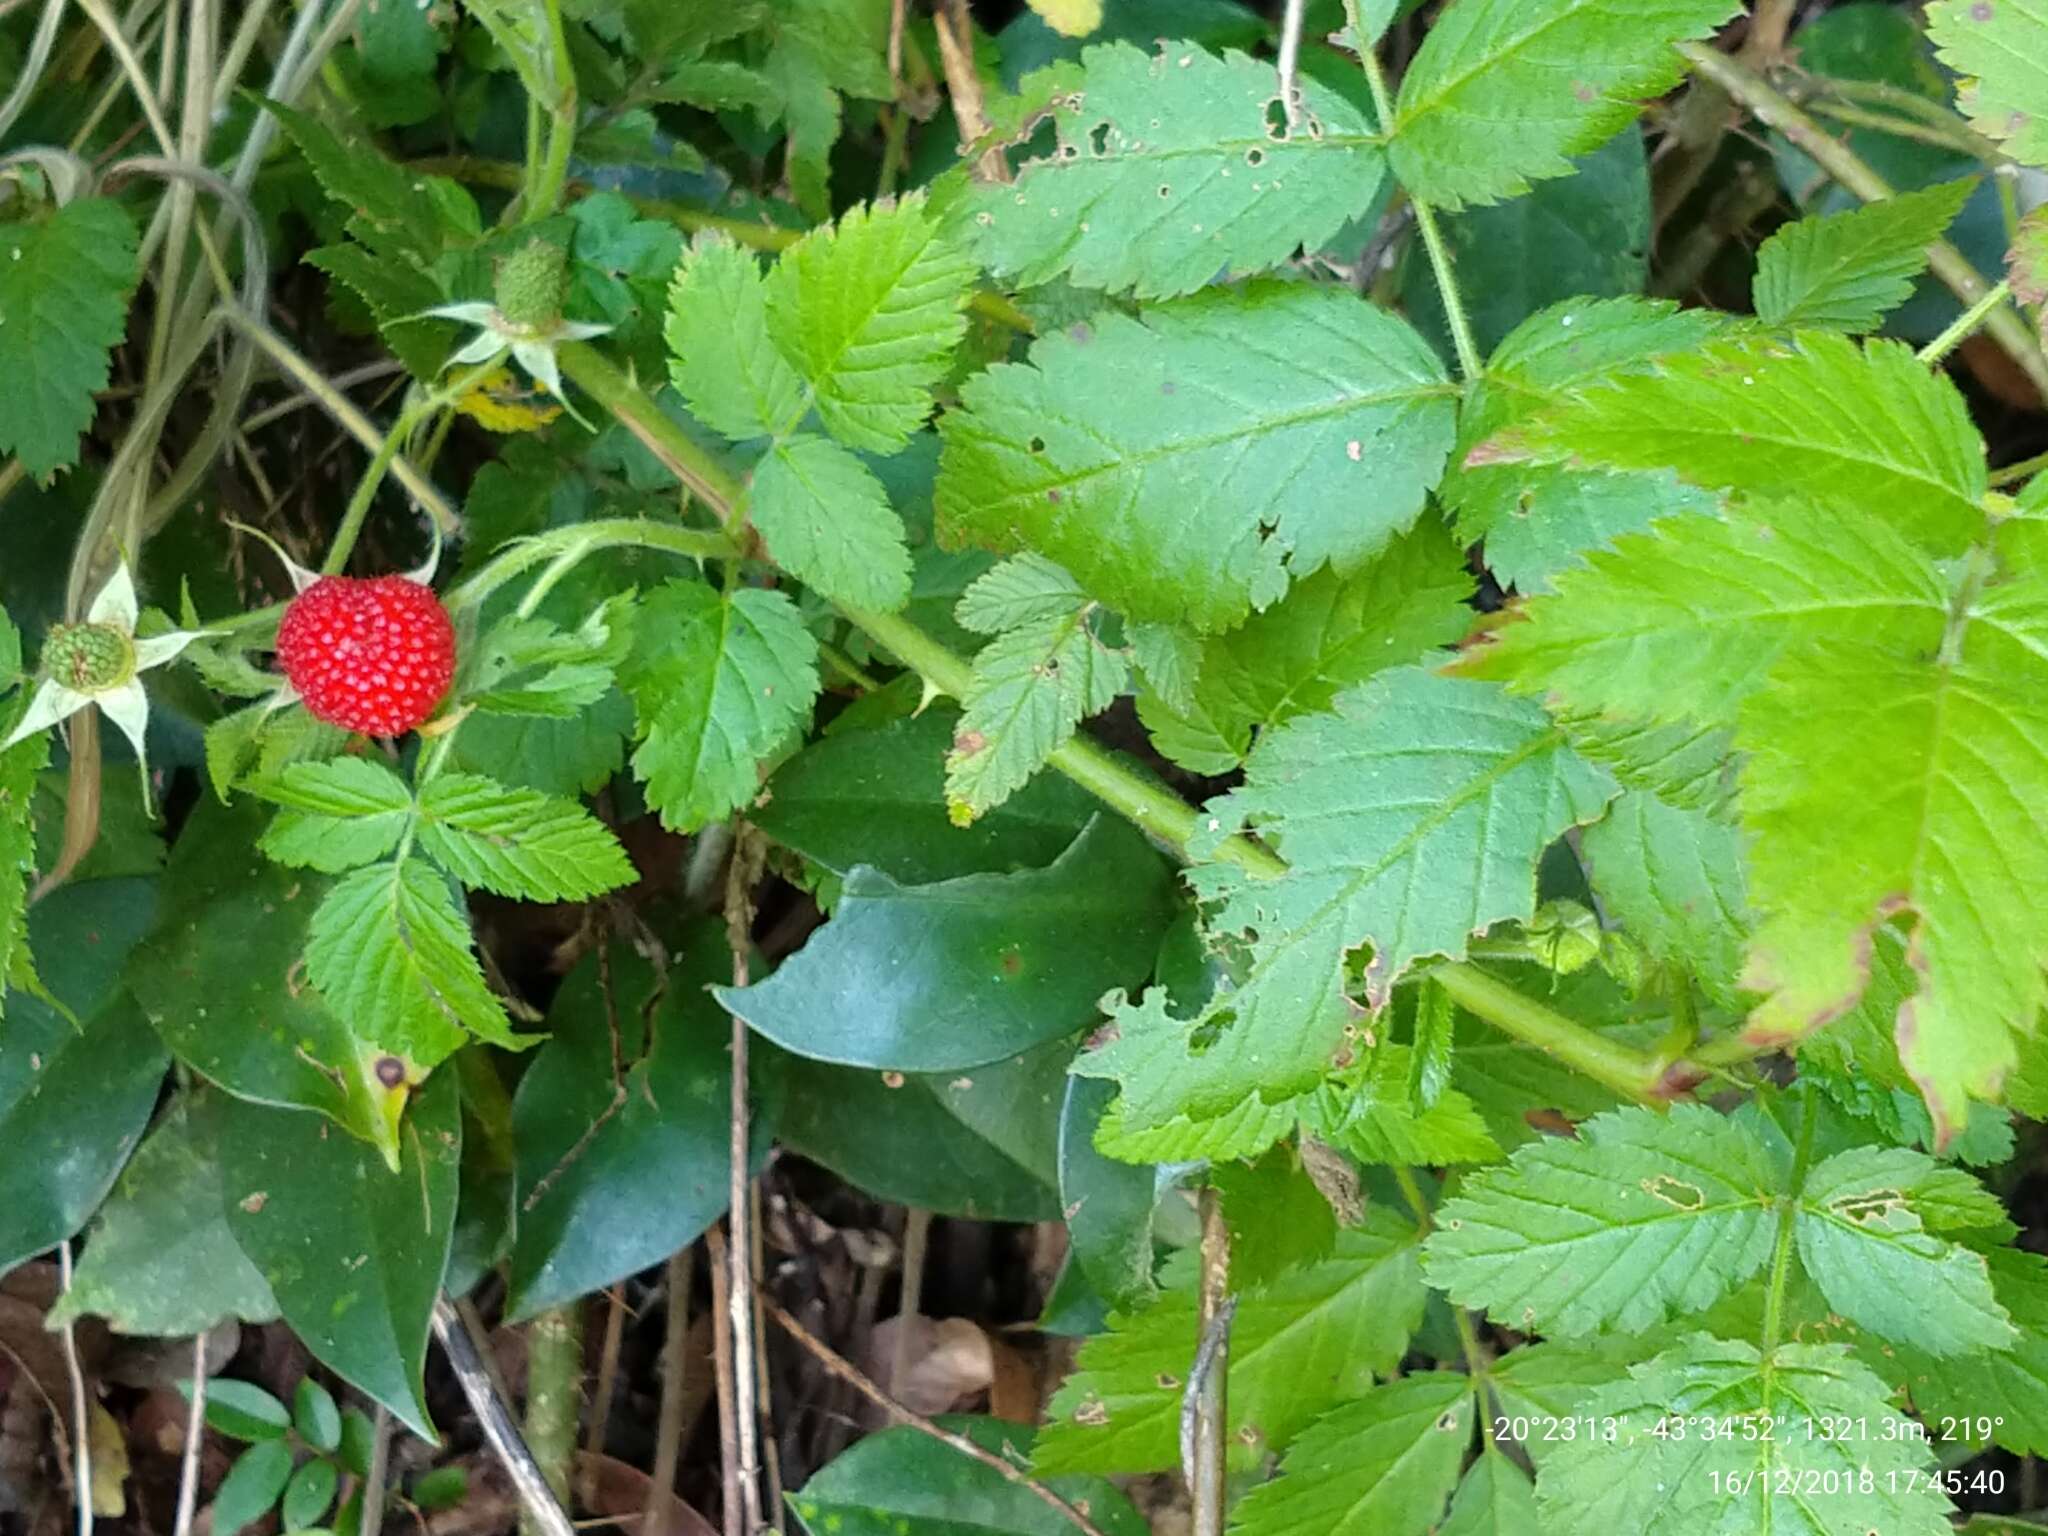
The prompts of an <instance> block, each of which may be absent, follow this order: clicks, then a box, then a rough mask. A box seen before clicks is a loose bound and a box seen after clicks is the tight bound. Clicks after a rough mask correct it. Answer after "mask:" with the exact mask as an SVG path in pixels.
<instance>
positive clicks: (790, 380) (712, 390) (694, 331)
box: [662, 237, 804, 439]
mask: <svg viewBox="0 0 2048 1536" xmlns="http://www.w3.org/2000/svg"><path fill="white" fill-rule="evenodd" d="M668 306H669V307H668V320H667V323H666V324H665V326H664V327H663V332H662V334H663V335H664V336H665V337H666V338H667V341H668V350H669V377H670V378H671V379H672V380H674V382H675V386H676V389H677V391H678V392H680V393H681V395H682V397H683V399H684V400H685V401H687V402H688V403H689V407H690V411H691V414H692V415H694V416H696V417H697V418H698V419H699V420H701V421H702V422H703V423H704V424H705V425H706V426H708V427H711V428H712V429H714V430H715V431H718V432H722V433H724V434H725V435H726V436H727V437H730V438H736V439H737V438H750V437H766V436H768V435H770V434H771V433H774V432H778V431H781V430H783V429H784V428H785V427H786V426H787V425H788V424H789V423H790V422H791V421H793V420H795V419H796V417H797V414H798V412H799V411H800V410H801V408H802V406H803V398H804V395H803V390H804V385H803V380H802V379H800V378H799V377H797V373H796V370H795V369H794V368H792V367H790V365H789V363H788V362H787V361H786V360H785V359H784V358H783V356H782V354H781V353H780V352H779V351H777V350H776V348H775V345H774V343H773V342H772V341H770V340H769V336H768V289H767V285H766V284H765V283H764V282H763V281H762V280H761V267H760V264H759V262H758V261H757V260H756V259H755V257H754V254H753V253H752V252H751V251H747V250H743V249H741V248H740V247H739V246H737V245H734V244H732V243H731V242H730V241H727V240H724V239H707V238H702V237H700V238H699V239H698V240H696V241H695V242H693V243H692V245H691V247H690V249H689V251H688V252H687V253H686V254H685V255H684V257H683V261H682V265H681V266H679V267H677V268H676V275H675V281H674V282H673V283H672V284H671V285H670V287H669V294H668Z"/></svg>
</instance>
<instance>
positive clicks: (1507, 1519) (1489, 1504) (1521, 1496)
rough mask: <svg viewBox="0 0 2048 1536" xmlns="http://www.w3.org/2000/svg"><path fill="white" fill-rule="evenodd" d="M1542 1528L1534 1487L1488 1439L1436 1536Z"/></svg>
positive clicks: (1510, 1534)
mask: <svg viewBox="0 0 2048 1536" xmlns="http://www.w3.org/2000/svg"><path fill="white" fill-rule="evenodd" d="M1516 1353H1517V1354H1519V1353H1521V1351H1519V1350H1518V1351H1516ZM1542 1529H1543V1527H1542V1524H1541V1522H1540V1521H1539V1519H1538V1517H1537V1513H1536V1485H1535V1484H1534V1483H1532V1482H1531V1481H1530V1480H1529V1474H1528V1473H1526V1472H1524V1471H1523V1470H1522V1469H1521V1468H1520V1467H1518V1466H1516V1465H1515V1464H1514V1463H1513V1462H1512V1461H1510V1460H1508V1458H1507V1457H1506V1456H1504V1455H1502V1454H1501V1453H1500V1452H1498V1451H1497V1450H1495V1449H1494V1443H1493V1441H1492V1440H1490V1439H1489V1440H1488V1441H1487V1442H1486V1444H1485V1454H1484V1455H1482V1456H1481V1457H1480V1458H1479V1459H1478V1460H1477V1461H1475V1462H1473V1463H1472V1467H1471V1470H1470V1471H1468V1472H1467V1473H1466V1474H1465V1480H1464V1481H1463V1482H1461V1483H1460V1484H1458V1491H1457V1494H1456V1495H1455V1496H1454V1497H1453V1498H1452V1499H1451V1512H1450V1514H1449V1515H1448V1516H1446V1517H1445V1519H1444V1523H1443V1524H1442V1525H1441V1526H1440V1527H1438V1528H1437V1533H1436V1536H1542Z"/></svg>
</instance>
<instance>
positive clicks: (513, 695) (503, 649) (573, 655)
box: [458, 595, 633, 739]
mask: <svg viewBox="0 0 2048 1536" xmlns="http://www.w3.org/2000/svg"><path fill="white" fill-rule="evenodd" d="M632 617H633V610H632V608H631V606H630V605H629V602H628V600H627V598H626V597H625V596H623V595H622V596H618V597H614V598H612V599H610V600H608V601H606V602H604V603H601V604H599V605H598V606H597V607H596V608H595V609H594V610H593V611H592V612H591V613H590V614H589V615H588V616H587V617H586V618H585V619H584V620H583V622H582V623H581V624H579V625H577V627H576V628H574V629H563V628H562V627H561V626H560V625H558V624H556V623H554V622H553V621H552V620H549V619H545V618H540V617H538V616H533V615H521V614H512V615H508V616H507V617H505V618H503V619H500V620H499V621H498V622H497V623H496V624H494V625H492V626H491V628H490V629H489V631H488V632H486V634H485V635H484V636H483V638H482V640H481V641H479V642H478V644H477V648H476V652H475V655H474V662H473V671H471V672H470V673H469V674H468V675H466V676H465V677H464V679H463V681H462V684H461V687H462V693H463V698H464V701H465V702H466V703H468V704H470V705H471V706H472V707H474V708H475V709H477V710H479V711H481V712H484V713H488V714H505V715H525V716H537V717H539V718H542V719H550V720H577V721H579V722H584V723H587V717H588V714H589V711H590V708H591V706H592V705H594V704H596V703H597V702H598V700H600V699H602V698H603V697H604V696H605V693H606V692H607V690H609V689H610V687H611V682H612V672H613V669H615V668H616V667H617V666H618V664H619V663H620V662H621V661H623V660H624V659H625V655H626V651H627V649H628V647H629V646H630V644H631V642H632V622H631V621H632ZM458 739H459V738H458Z"/></svg>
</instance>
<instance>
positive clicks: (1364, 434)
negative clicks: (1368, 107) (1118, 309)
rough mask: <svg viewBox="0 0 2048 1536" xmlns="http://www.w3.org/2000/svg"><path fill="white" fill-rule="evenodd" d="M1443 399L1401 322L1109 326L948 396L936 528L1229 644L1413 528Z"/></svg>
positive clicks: (1322, 307)
mask: <svg viewBox="0 0 2048 1536" xmlns="http://www.w3.org/2000/svg"><path fill="white" fill-rule="evenodd" d="M1453 394H1454V390H1453V387H1452V386H1451V384H1450V383H1449V381H1448V379H1447V378H1446V376H1445V374H1444V371H1443V364H1442V363H1441V362H1440V361H1439V360H1438V359H1437V357H1436V355H1435V354H1434V353H1432V352H1431V351H1430V349H1429V346H1428V344H1427V343H1426V342H1424V341H1423V340H1422V338H1421V337H1420V336H1418V335H1417V334H1416V333H1415V331H1414V330H1413V329H1412V328H1410V327H1409V326H1408V324H1407V323H1406V322H1405V321H1402V320H1400V319H1397V318H1396V317H1395V316H1393V315H1390V314H1388V313H1387V312H1386V311H1384V310H1381V309H1377V308H1375V307H1374V306H1373V305H1371V304H1369V303H1366V302H1365V301H1364V300H1362V299H1360V298H1358V297H1357V296H1355V295H1353V294H1349V293H1345V292H1343V291H1341V290H1336V289H1331V288H1317V287H1310V286H1307V285H1284V286H1283V285H1280V284H1260V285H1256V286H1254V287H1253V288H1251V289H1250V290H1248V291H1245V292H1242V293H1238V292H1223V291H1218V292H1214V293H1204V294H1199V295H1196V296H1195V297H1192V298H1188V299H1182V300H1178V301H1176V302H1174V303H1171V304H1164V305H1161V306H1159V307H1158V308H1156V309H1152V310H1149V311H1147V312H1146V314H1145V315H1144V316H1143V318H1142V319H1135V320H1134V319H1131V318H1128V317H1126V316H1124V315H1121V314H1117V313H1115V312H1113V311H1107V312H1104V313H1103V314H1100V315H1098V316H1097V317H1096V318H1095V319H1094V320H1092V321H1089V322H1086V323H1084V324H1081V325H1077V326H1074V327H1071V328H1070V329H1068V330H1066V331H1063V332H1059V333H1056V334H1054V335H1051V336H1048V337H1046V338H1044V339H1043V340H1041V341H1039V342H1038V343H1037V344H1036V345H1035V346H1034V347H1033V348H1032V352H1031V361H1030V363H1029V364H1028V365H1027V364H1005V365H999V366H997V367H995V368H992V369H990V370H989V371H988V372H987V373H985V374H983V375H982V376H981V377H980V378H978V379H975V380H972V381H970V382H969V383H968V384H967V385H966V386H965V387H964V388H963V389H962V391H961V396H962V399H963V401H964V402H965V406H966V409H964V410H959V411H954V412H951V413H949V414H948V416H947V417H946V421H945V425H944V428H943V432H944V436H945V440H946V447H945V454H944V458H943V459H942V461H941V463H940V470H939V483H938V488H937V492H936V505H937V508H938V514H939V519H940V526H941V529H942V531H943V532H944V533H945V534H946V535H947V536H948V537H949V538H951V539H953V540H956V541H969V540H972V541H977V542H982V543H986V544H989V545H991V546H993V547H995V548H998V549H1002V550H1005V551H1008V550H1014V549H1018V548H1029V549H1032V550H1035V551H1037V552H1038V553H1039V554H1042V555H1045V556H1047V557H1049V558H1051V559H1053V560H1056V561H1058V562H1059V563H1060V564H1061V565H1063V566H1065V567H1066V568H1067V569H1068V570H1069V571H1071V572H1072V573H1073V574H1074V576H1075V577H1076V578H1077V579H1078V580H1079V581H1080V583H1081V585H1082V586H1084V587H1085V588H1087V590H1088V591H1089V592H1091V593H1093V594H1095V595H1096V596H1098V597H1100V598H1102V599H1104V600H1105V601H1107V602H1110V603H1112V604H1114V605H1116V606H1117V607H1118V608H1119V609H1120V610H1122V611H1123V612H1124V613H1125V614H1126V615H1127V616H1129V617H1131V618H1134V619H1148V620H1156V621H1161V622H1168V623H1178V624H1185V625H1188V626H1190V627H1192V628H1194V629H1198V630H1203V631H1215V630H1221V629H1227V628H1229V627H1230V626H1231V625H1233V624H1236V623H1237V622H1239V621H1240V620H1242V619H1243V618H1244V617H1245V615H1246V614H1247V613H1248V612H1250V611H1251V610H1252V609H1253V608H1263V607H1265V606H1267V605H1268V604H1270V603H1272V602H1274V601H1275V600H1276V599H1278V598H1279V597H1280V596H1281V595H1282V593H1284V592H1285V591H1286V588H1287V583H1288V580H1289V577H1290V575H1291V576H1293V577H1302V576H1306V575H1308V574H1310V573H1311V572H1313V571H1314V570H1315V569H1317V568H1318V567H1319V566H1322V565H1325V564H1328V565H1333V566H1335V567H1336V568H1337V569H1338V570H1339V571H1340V572H1341V571H1349V570H1352V569H1354V568H1356V567H1357V566H1358V565H1360V564H1361V563H1362V562H1364V561H1365V560H1366V559H1368V558H1369V557H1370V556H1371V555H1372V554H1373V553H1374V552H1375V551H1377V550H1379V549H1381V548H1382V547H1384V546H1385V545H1386V543H1387V541H1388V540H1389V539H1391V538H1392V537H1393V536H1394V535H1395V534H1396V533H1398V532H1400V531H1401V530H1402V529H1404V528H1406V527H1408V526H1409V525H1410V524H1411V523H1413V522H1414V520H1415V517H1416V514H1417V513H1419V512H1420V511H1421V510H1422V504H1423V498H1424V497H1425V496H1426V495H1427V493H1428V491H1429V489H1430V488H1431V487H1432V486H1434V485H1435V484H1436V482H1437V479H1438V477H1439V476H1440V475H1441V473H1442V471H1443V466H1444V459H1445V456H1446V454H1447V453H1448V452H1449V450H1450V443H1451V436H1452V432H1453V427H1454V417H1455V412H1456V405H1455V403H1454V400H1453Z"/></svg>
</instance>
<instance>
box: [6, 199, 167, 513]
mask: <svg viewBox="0 0 2048 1536" xmlns="http://www.w3.org/2000/svg"><path fill="white" fill-rule="evenodd" d="M134 290H135V221H134V220H133V219H132V218H130V217H129V215H128V210H127V209H125V208H123V207H122V206H121V205H120V204H119V203H117V202H115V201H113V200H112V199H111V198H105V197H82V198H77V199H75V200H73V201H72V202H69V203H66V204H65V205H64V206H63V207H62V208H60V209H58V210H57V211H56V212H54V213H52V214H51V215H50V216H49V217H48V218H44V219H37V220H32V221H30V222H27V223H21V222H15V223H0V315H4V316H5V317H6V323H5V324H4V325H0V453H6V454H16V455H19V456H20V459H21V462H22V466H23V467H24V468H25V469H27V470H28V472H29V473H30V474H31V475H34V476H36V477H37V478H39V479H40V478H42V477H44V476H47V475H49V474H50V473H52V472H53V471H55V470H58V469H62V468H63V467H64V466H65V465H67V464H70V463H73V462H75V461H76V460H77V458H78V438H79V434H80V433H82V432H83V431H85V429H86V428H87V427H88V426H90V425H91V424H92V418H93V413H94V412H95V411H96V410H97V409H98V408H99V406H98V402H97V401H96V400H95V399H94V396H95V395H96V394H97V393H98V392H99V391H100V390H102V389H105V388H106V387H107V357H108V354H109V353H110V352H111V351H112V349H113V347H114V344H115V343H116V342H118V341H119V340H120V339H121V336H122V333H123V331H124V330H125V329H126V327H127V321H128V295H129V294H130V293H132V292H134Z"/></svg>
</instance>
